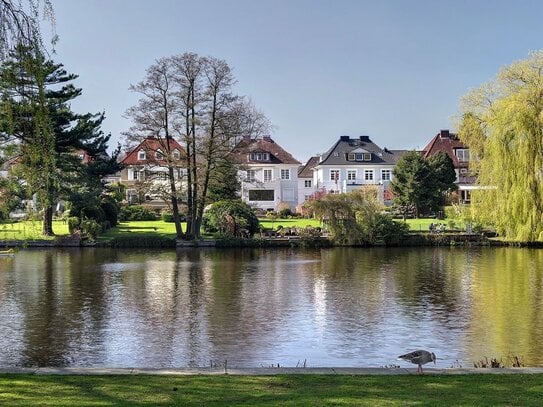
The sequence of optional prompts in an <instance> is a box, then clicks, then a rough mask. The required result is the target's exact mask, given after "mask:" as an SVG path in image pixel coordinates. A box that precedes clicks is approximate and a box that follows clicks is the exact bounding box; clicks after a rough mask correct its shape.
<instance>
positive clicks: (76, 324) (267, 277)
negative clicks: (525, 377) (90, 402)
mask: <svg viewBox="0 0 543 407" xmlns="http://www.w3.org/2000/svg"><path fill="white" fill-rule="evenodd" d="M542 285H543V251H541V250H539V249H528V248H505V247H504V248H491V247H478V248H471V249H465V248H458V247H452V248H451V247H445V248H439V247H438V248H331V249H313V250H301V249H277V248H275V249H273V250H272V249H251V250H249V249H245V250H241V249H240V250H238V249H228V250H220V249H178V250H163V251H156V250H143V249H142V250H137V249H127V250H118V249H117V250H113V249H104V248H95V249H92V248H85V249H79V248H77V249H43V250H41V249H24V250H21V251H20V252H19V253H17V254H16V255H15V256H10V257H4V258H0V327H1V329H2V335H1V336H0V347H1V349H2V352H0V366H7V367H9V366H21V367H25V366H26V367H29V366H65V367H141V368H168V367H194V366H212V365H213V366H220V365H222V364H224V363H225V361H227V363H228V366H230V367H268V366H272V365H277V364H279V365H280V366H291V367H293V366H296V365H298V366H302V365H305V366H308V367H317V366H324V367H326V366H337V367H381V366H390V365H396V364H400V365H402V366H406V365H405V364H403V362H398V361H397V360H396V356H397V355H399V354H401V353H405V352H407V351H410V350H414V349H417V348H427V349H431V350H433V351H434V352H435V353H436V354H437V355H438V364H437V367H440V368H446V367H451V366H455V367H459V366H462V367H471V366H472V365H473V363H474V362H476V361H478V360H481V359H483V358H484V357H485V356H486V357H488V358H491V357H501V358H503V359H504V361H506V359H507V357H508V356H520V357H522V358H523V361H524V364H525V365H526V366H541V365H543V343H541V341H540V340H539V336H540V333H541V332H543V287H542Z"/></svg>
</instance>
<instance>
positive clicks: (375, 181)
mask: <svg viewBox="0 0 543 407" xmlns="http://www.w3.org/2000/svg"><path fill="white" fill-rule="evenodd" d="M405 152H406V151H405V150H389V149H387V148H381V147H379V146H377V145H376V144H375V143H374V142H373V141H371V140H370V138H369V137H368V136H360V137H359V138H350V137H349V136H341V137H340V138H339V140H338V141H337V142H336V143H335V144H334V145H333V146H332V148H331V149H330V150H329V151H328V152H326V153H325V154H323V155H322V156H321V157H320V160H319V162H318V163H317V165H315V167H314V170H313V182H314V188H315V190H316V191H326V192H327V193H346V192H351V191H354V190H356V189H359V188H361V187H362V186H364V185H376V186H378V188H379V190H380V197H381V199H382V201H383V202H384V203H385V204H390V203H391V200H392V193H391V191H390V181H392V178H393V170H394V166H395V165H396V162H397V161H398V159H399V158H400V157H401V156H402V154H404V153H405Z"/></svg>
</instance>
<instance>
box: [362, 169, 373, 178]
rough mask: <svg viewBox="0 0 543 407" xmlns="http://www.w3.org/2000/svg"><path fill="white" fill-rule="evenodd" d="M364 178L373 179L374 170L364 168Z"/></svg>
mask: <svg viewBox="0 0 543 407" xmlns="http://www.w3.org/2000/svg"><path fill="white" fill-rule="evenodd" d="M364 179H365V180H366V181H373V170H364Z"/></svg>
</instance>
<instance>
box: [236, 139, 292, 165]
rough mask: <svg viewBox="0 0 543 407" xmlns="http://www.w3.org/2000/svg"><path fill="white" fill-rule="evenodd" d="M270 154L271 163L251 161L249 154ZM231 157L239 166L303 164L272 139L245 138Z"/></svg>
mask: <svg viewBox="0 0 543 407" xmlns="http://www.w3.org/2000/svg"><path fill="white" fill-rule="evenodd" d="M255 152H259V153H269V154H270V160H269V161H251V160H250V159H249V153H255ZM231 157H232V158H233V159H234V160H235V161H236V162H237V163H238V164H257V163H258V164H296V165H299V164H301V163H300V161H298V160H296V159H295V158H294V157H293V156H292V155H291V154H290V153H288V152H287V151H285V150H284V149H283V148H282V147H281V146H280V145H279V144H277V143H276V142H275V141H273V140H272V138H271V137H268V136H265V137H262V138H258V139H249V138H243V139H242V140H241V141H240V142H239V143H238V144H237V145H236V146H235V147H234V149H233V150H232V153H231Z"/></svg>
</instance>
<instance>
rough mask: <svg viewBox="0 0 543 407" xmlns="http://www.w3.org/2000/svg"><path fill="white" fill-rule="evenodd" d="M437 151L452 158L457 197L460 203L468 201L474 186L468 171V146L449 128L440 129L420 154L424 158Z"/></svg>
mask: <svg viewBox="0 0 543 407" xmlns="http://www.w3.org/2000/svg"><path fill="white" fill-rule="evenodd" d="M439 152H444V153H446V154H447V155H448V156H449V157H450V158H451V160H452V162H453V165H454V170H455V172H456V184H457V185H458V198H459V200H460V203H469V202H470V200H471V191H472V190H473V189H475V188H476V186H475V177H474V176H472V175H471V174H470V172H469V160H470V155H469V148H468V146H466V145H465V144H464V143H462V142H461V141H460V140H459V138H458V136H457V135H456V134H454V133H451V132H449V130H441V131H440V132H439V133H437V134H436V135H435V136H434V137H433V138H432V139H431V140H430V141H429V142H428V144H427V145H426V147H424V150H423V151H422V154H423V156H424V157H425V158H428V157H431V156H432V155H435V154H437V153H439Z"/></svg>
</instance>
